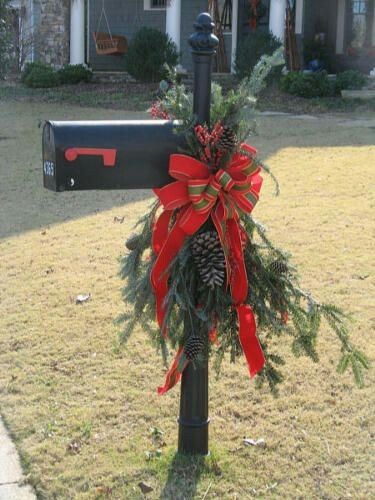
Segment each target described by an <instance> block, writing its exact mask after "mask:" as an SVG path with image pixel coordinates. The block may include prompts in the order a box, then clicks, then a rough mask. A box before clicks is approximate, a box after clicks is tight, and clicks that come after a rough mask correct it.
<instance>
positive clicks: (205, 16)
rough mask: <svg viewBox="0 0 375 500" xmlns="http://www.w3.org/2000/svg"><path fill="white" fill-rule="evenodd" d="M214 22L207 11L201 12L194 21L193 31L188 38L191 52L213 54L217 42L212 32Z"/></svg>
mask: <svg viewBox="0 0 375 500" xmlns="http://www.w3.org/2000/svg"><path fill="white" fill-rule="evenodd" d="M214 27H215V24H214V22H213V21H212V18H211V16H210V14H209V13H208V12H202V13H201V14H199V16H198V17H197V20H196V21H195V23H194V28H195V33H193V34H192V35H191V36H190V38H189V45H190V46H191V48H192V52H193V53H198V54H207V55H208V54H210V55H214V54H215V51H216V50H215V49H216V47H217V46H218V44H219V40H218V38H217V37H216V36H215V35H214V34H213V29H214Z"/></svg>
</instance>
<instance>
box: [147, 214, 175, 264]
mask: <svg viewBox="0 0 375 500" xmlns="http://www.w3.org/2000/svg"><path fill="white" fill-rule="evenodd" d="M172 215H173V210H164V211H163V212H162V213H161V214H160V216H159V217H158V219H157V221H156V222H155V224H154V227H153V230H152V249H153V251H154V253H155V254H156V255H158V254H159V253H160V251H161V249H162V248H163V245H164V243H165V241H166V239H167V236H168V233H169V224H170V222H171V218H172Z"/></svg>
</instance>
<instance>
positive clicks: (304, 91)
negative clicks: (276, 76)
mask: <svg viewBox="0 0 375 500" xmlns="http://www.w3.org/2000/svg"><path fill="white" fill-rule="evenodd" d="M281 88H282V90H284V91H285V92H288V94H292V95H296V96H299V97H307V98H310V97H326V96H329V95H331V94H332V93H333V89H332V85H331V83H330V81H329V79H328V76H327V73H326V72H325V71H321V72H320V73H302V72H297V71H295V72H290V73H288V74H287V75H285V76H283V77H282V79H281Z"/></svg>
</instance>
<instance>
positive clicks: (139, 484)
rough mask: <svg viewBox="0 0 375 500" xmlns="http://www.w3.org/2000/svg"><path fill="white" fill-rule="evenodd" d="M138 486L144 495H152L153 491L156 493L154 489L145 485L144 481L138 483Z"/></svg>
mask: <svg viewBox="0 0 375 500" xmlns="http://www.w3.org/2000/svg"><path fill="white" fill-rule="evenodd" d="M138 486H139V487H140V488H141V491H142V493H144V494H145V495H147V493H151V491H154V488H152V487H151V486H150V485H148V484H146V483H144V482H143V481H141V482H140V483H138Z"/></svg>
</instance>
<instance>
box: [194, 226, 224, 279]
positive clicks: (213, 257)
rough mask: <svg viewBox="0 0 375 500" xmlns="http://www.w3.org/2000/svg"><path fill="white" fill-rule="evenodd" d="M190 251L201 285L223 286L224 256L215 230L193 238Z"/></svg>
mask: <svg viewBox="0 0 375 500" xmlns="http://www.w3.org/2000/svg"><path fill="white" fill-rule="evenodd" d="M191 251H192V254H193V257H194V262H195V264H196V266H197V268H198V271H199V275H200V277H201V278H202V281H203V283H205V284H206V285H208V286H209V287H210V288H215V286H223V284H224V281H225V256H224V251H223V249H222V247H221V243H220V240H219V236H218V234H217V232H216V231H215V230H211V231H204V232H202V233H198V234H197V235H196V236H194V238H193V240H192V242H191Z"/></svg>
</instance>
